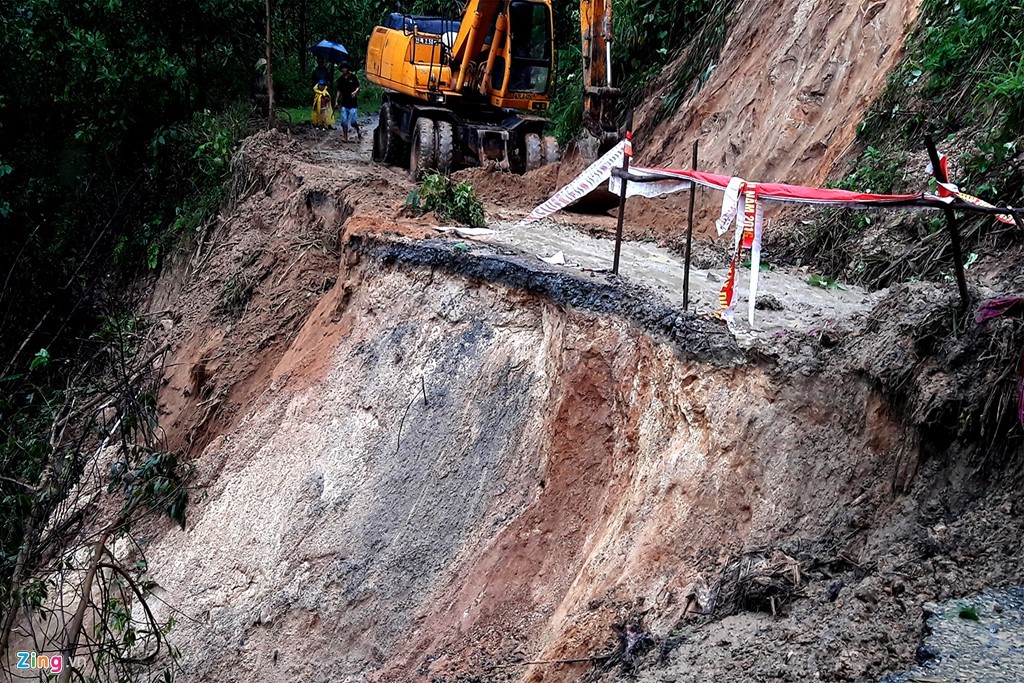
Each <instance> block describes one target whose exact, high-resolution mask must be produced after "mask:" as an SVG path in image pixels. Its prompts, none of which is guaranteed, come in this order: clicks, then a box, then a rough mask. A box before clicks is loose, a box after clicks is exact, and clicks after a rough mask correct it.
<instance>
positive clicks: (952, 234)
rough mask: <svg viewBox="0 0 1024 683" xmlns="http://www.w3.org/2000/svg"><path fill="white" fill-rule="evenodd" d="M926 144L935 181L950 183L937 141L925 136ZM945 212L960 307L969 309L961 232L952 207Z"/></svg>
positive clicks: (969, 297) (969, 298) (969, 296)
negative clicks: (936, 144)
mask: <svg viewBox="0 0 1024 683" xmlns="http://www.w3.org/2000/svg"><path fill="white" fill-rule="evenodd" d="M924 144H925V146H926V147H927V148H928V156H929V157H930V158H931V162H932V171H933V173H934V174H935V179H936V180H937V181H939V182H940V183H948V182H949V178H947V177H946V173H945V171H943V170H942V165H941V164H940V163H939V152H938V150H937V149H935V141H934V140H932V136H931V135H926V136H925V138H924ZM943 211H944V212H945V214H946V226H947V227H948V228H949V240H950V243H951V245H952V247H953V268H954V273H955V274H956V286H957V289H959V290H960V305H961V306H962V307H963V308H967V305H968V304H969V303H970V300H971V295H970V293H969V292H968V291H967V277H966V275H965V274H964V255H963V249H962V248H961V247H960V230H959V228H958V227H957V221H956V213H954V211H953V209H952V208H950V207H946V208H945V209H943Z"/></svg>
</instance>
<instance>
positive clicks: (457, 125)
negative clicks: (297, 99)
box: [366, 0, 620, 178]
mask: <svg viewBox="0 0 1024 683" xmlns="http://www.w3.org/2000/svg"><path fill="white" fill-rule="evenodd" d="M611 4H612V0H580V23H581V31H582V38H583V74H584V76H583V78H584V114H583V116H584V126H585V128H586V129H587V131H588V132H589V134H590V135H591V136H592V137H593V139H596V140H597V141H598V143H599V145H600V146H602V147H604V146H608V144H609V143H610V142H612V141H614V140H616V139H617V138H618V130H617V127H616V126H615V125H614V123H613V121H612V118H613V116H614V111H615V103H616V100H617V99H618V97H619V94H620V93H619V90H618V89H617V88H614V87H613V86H612V72H611V43H612V8H611ZM552 34H553V22H552V15H551V0H469V1H468V2H467V3H466V4H465V6H464V7H463V9H462V13H461V19H446V18H443V17H424V16H411V15H407V14H401V13H392V14H391V15H389V16H388V18H387V20H386V22H385V25H383V26H377V27H376V28H374V30H373V34H372V35H371V36H370V43H369V46H368V48H367V51H366V76H367V78H368V79H369V80H370V81H371V82H373V83H376V84H378V85H380V86H381V87H382V88H384V97H383V101H382V103H381V109H380V122H379V125H378V126H377V130H376V131H375V133H374V138H373V155H374V159H375V160H376V161H383V162H385V163H388V164H391V165H395V166H405V167H408V168H409V171H410V172H411V173H412V175H413V177H414V178H420V177H421V176H422V175H423V174H424V173H426V172H428V171H437V172H439V173H442V174H447V173H450V172H451V171H452V170H455V169H457V168H465V167H471V166H481V165H484V164H488V163H491V162H494V163H496V164H497V165H498V166H499V167H501V168H504V169H507V170H511V171H513V172H515V173H524V172H527V171H531V170H533V169H535V168H538V167H540V166H542V165H543V164H545V163H552V162H554V161H556V160H557V159H558V143H557V142H556V141H555V139H554V138H553V137H545V136H544V127H545V125H546V124H547V123H548V119H547V118H545V114H546V112H547V111H548V107H549V106H550V101H551V89H552V86H553V82H554V81H553V76H554V40H553V35H552Z"/></svg>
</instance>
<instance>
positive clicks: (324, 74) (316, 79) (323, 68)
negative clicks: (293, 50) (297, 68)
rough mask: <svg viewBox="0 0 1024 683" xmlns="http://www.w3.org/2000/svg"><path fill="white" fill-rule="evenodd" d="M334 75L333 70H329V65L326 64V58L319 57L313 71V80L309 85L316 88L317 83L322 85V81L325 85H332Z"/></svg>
mask: <svg viewBox="0 0 1024 683" xmlns="http://www.w3.org/2000/svg"><path fill="white" fill-rule="evenodd" d="M333 75H334V74H332V73H331V70H330V69H328V68H327V64H326V63H324V58H323V57H317V58H316V68H315V69H313V78H312V80H311V81H310V83H309V84H310V85H311V86H313V87H314V88H315V87H316V85H317V83H320V82H321V81H323V82H324V83H330V82H331V80H332V77H333Z"/></svg>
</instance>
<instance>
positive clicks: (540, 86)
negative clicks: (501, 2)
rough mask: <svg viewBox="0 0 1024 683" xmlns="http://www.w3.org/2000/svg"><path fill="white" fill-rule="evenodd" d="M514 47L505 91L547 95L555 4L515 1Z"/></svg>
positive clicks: (511, 16) (511, 25) (511, 30)
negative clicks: (552, 11) (552, 18)
mask: <svg viewBox="0 0 1024 683" xmlns="http://www.w3.org/2000/svg"><path fill="white" fill-rule="evenodd" d="M508 13H509V44H510V47H511V50H510V52H511V54H510V65H509V69H508V86H507V88H495V90H497V91H499V92H501V93H502V94H506V95H507V94H508V93H528V94H534V95H547V94H548V89H549V88H550V86H551V74H552V62H553V57H552V52H553V47H552V45H553V44H552V35H551V8H550V7H549V6H548V5H546V4H543V3H535V2H513V3H511V4H510V5H509V10H508Z"/></svg>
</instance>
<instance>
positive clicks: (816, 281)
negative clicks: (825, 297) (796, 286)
mask: <svg viewBox="0 0 1024 683" xmlns="http://www.w3.org/2000/svg"><path fill="white" fill-rule="evenodd" d="M807 284H809V285H810V286H811V287H820V288H821V289H827V290H830V291H834V290H837V289H842V287H841V286H840V285H839V283H838V282H836V281H835V278H832V277H829V276H828V275H812V276H811V277H810V278H808V280H807Z"/></svg>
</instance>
